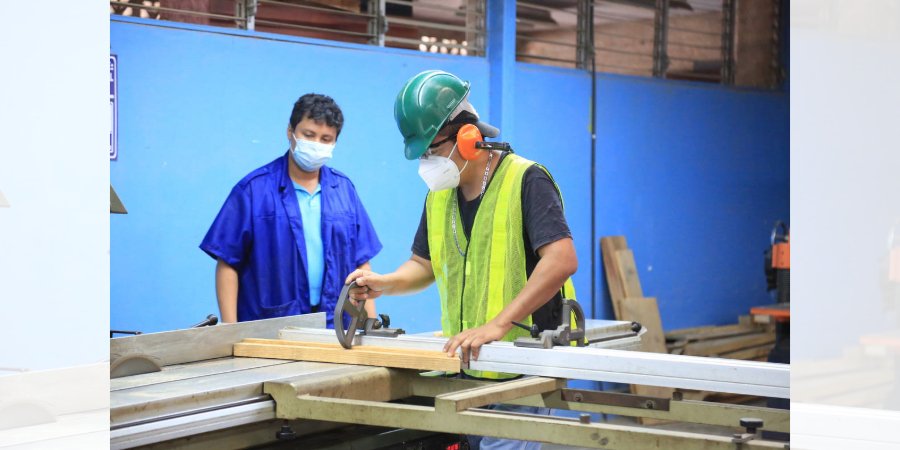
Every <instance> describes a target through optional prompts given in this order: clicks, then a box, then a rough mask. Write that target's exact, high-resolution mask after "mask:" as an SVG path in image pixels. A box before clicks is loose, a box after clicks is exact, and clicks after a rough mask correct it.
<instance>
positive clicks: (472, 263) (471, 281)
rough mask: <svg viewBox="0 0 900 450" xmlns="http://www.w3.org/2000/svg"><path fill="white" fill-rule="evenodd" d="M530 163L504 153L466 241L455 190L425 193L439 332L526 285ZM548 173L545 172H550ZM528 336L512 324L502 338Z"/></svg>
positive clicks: (465, 322)
mask: <svg viewBox="0 0 900 450" xmlns="http://www.w3.org/2000/svg"><path fill="white" fill-rule="evenodd" d="M532 165H536V163H535V162H533V161H529V160H527V159H525V158H522V157H520V156H518V155H514V154H510V155H507V156H506V157H505V158H503V160H502V161H501V163H500V165H499V166H498V167H497V169H496V171H495V172H494V177H493V180H492V181H491V183H490V185H489V186H488V188H487V190H486V191H485V192H484V196H483V197H482V199H481V204H480V205H479V206H478V212H477V213H476V214H475V222H474V224H473V226H472V232H471V234H472V235H471V241H469V240H467V239H466V236H465V232H463V225H462V218H461V216H460V214H459V208H458V207H457V208H454V207H453V206H454V205H453V202H456V201H457V197H456V189H444V190H442V191H438V192H429V193H428V197H427V199H426V201H425V210H426V220H427V225H428V248H429V251H430V253H431V268H432V270H433V271H434V278H435V281H436V284H437V287H438V292H439V294H440V297H441V328H442V330H443V333H444V336H447V337H450V336H455V335H457V334H459V332H460V331H462V330H467V329H470V328H476V327H479V326H482V325H484V324H485V323H487V322H488V321H489V320H490V319H493V318H494V317H496V316H497V314H499V313H500V311H502V310H503V308H505V307H506V305H508V304H510V303H511V302H512V301H513V299H515V297H516V295H518V294H519V292H520V291H521V290H522V288H523V287H525V282H526V281H527V273H526V267H525V239H524V236H523V235H522V179H523V176H524V175H525V171H526V170H527V169H528V168H529V167H531V166H532ZM537 165H538V167H540V168H541V169H543V170H544V171H545V172H546V171H547V169H546V168H544V167H543V166H541V165H539V164H537ZM547 175H548V176H549V175H550V174H549V172H548V173H547ZM551 179H552V177H551ZM557 189H558V188H557ZM457 206H458V205H457ZM454 209H455V210H456V239H458V241H459V248H460V249H462V250H463V252H465V253H466V256H463V255H461V254H460V252H459V250H458V249H457V247H456V242H455V241H454V236H453V230H452V223H451V217H450V214H451V212H452V211H454ZM562 291H563V293H564V295H563V298H571V299H574V298H575V297H574V296H575V290H574V287H573V285H572V280H571V279H569V280H567V281H566V283H565V285H564V286H563V289H562ZM524 323H525V324H526V325H531V317H527V318H526V319H525V321H524ZM528 335H529V334H528V332H527V331H525V330H523V329H521V328H518V327H513V328H512V330H510V331H509V333H507V334H506V336H504V337H503V340H504V341H514V340H515V339H516V338H517V337H520V336H528ZM466 373H467V374H469V375H472V376H477V377H481V378H492V379H505V378H512V377H514V376H516V375H514V374H507V373H498V372H486V371H476V370H466Z"/></svg>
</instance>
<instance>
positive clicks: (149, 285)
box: [110, 18, 788, 332]
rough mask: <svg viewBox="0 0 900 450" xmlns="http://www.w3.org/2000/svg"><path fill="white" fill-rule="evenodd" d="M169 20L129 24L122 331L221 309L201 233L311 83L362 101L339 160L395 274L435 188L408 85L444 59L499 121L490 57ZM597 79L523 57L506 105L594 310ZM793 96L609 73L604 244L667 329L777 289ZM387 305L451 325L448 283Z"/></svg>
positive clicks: (117, 45) (115, 313)
mask: <svg viewBox="0 0 900 450" xmlns="http://www.w3.org/2000/svg"><path fill="white" fill-rule="evenodd" d="M160 25H161V23H160V22H156V21H141V20H134V19H118V18H116V19H113V20H112V21H111V23H110V42H111V52H112V53H115V54H117V55H118V56H119V80H120V85H119V98H120V103H119V149H120V150H119V159H118V160H117V161H114V162H112V163H111V169H110V171H111V173H110V178H111V181H112V183H113V185H114V186H115V188H116V190H117V191H118V193H119V195H120V197H121V198H122V200H123V201H124V202H125V205H126V207H127V208H128V210H129V214H128V215H124V216H112V217H111V219H110V220H111V224H110V239H111V287H110V297H111V305H110V311H111V326H112V328H114V329H136V330H142V331H145V332H149V331H159V330H165V329H174V328H181V327H185V326H189V325H191V324H192V323H194V322H198V321H200V320H201V319H202V318H204V317H205V316H206V314H209V313H215V312H217V309H218V308H217V305H216V300H215V293H214V283H213V280H214V278H213V268H214V262H213V260H212V259H210V258H209V257H208V256H206V255H205V254H204V253H203V252H202V251H200V250H199V249H198V248H197V245H198V244H199V242H200V240H201V239H202V237H203V235H204V234H205V233H206V230H207V228H208V227H209V224H210V223H211V221H212V219H213V218H214V217H215V214H216V213H217V212H218V210H219V208H220V206H221V205H222V202H223V201H224V199H225V197H226V195H227V194H228V192H229V190H230V189H231V187H232V186H233V185H234V184H235V183H236V182H237V181H238V180H239V179H240V178H241V177H243V176H244V175H245V174H246V173H248V172H249V171H251V170H252V169H254V168H256V167H258V166H260V165H263V164H265V163H267V162H269V161H271V160H272V159H274V158H275V157H277V156H279V155H281V154H282V153H283V152H284V151H285V150H286V149H287V145H288V144H287V140H286V138H285V129H286V127H287V121H288V116H289V114H290V111H291V107H292V104H293V102H294V100H296V98H297V97H299V96H300V95H302V94H303V93H306V92H310V91H315V92H321V93H326V94H329V95H331V96H333V97H334V98H335V99H336V100H337V101H338V103H339V104H340V105H341V107H342V109H343V110H344V113H345V116H346V124H345V127H344V131H343V132H342V134H341V136H340V138H339V141H338V147H337V149H336V151H335V159H334V163H333V166H334V167H337V168H338V169H340V170H342V171H344V172H345V173H347V174H348V175H349V176H350V177H351V179H352V180H353V181H354V183H355V184H356V186H357V189H358V190H359V192H360V195H361V197H362V199H363V202H364V203H365V205H366V207H367V209H368V211H369V214H370V215H371V217H372V220H373V222H374V224H375V227H376V229H377V230H378V231H379V235H380V237H381V239H382V241H383V242H384V244H385V249H384V250H383V251H382V253H381V254H379V255H378V256H377V257H376V258H375V259H374V260H373V265H374V267H375V269H376V270H381V271H388V270H392V269H394V268H395V267H396V266H397V265H399V264H400V263H402V262H403V261H405V260H406V259H407V258H408V257H409V248H410V245H411V243H412V237H413V234H414V232H415V227H416V225H417V223H418V219H419V216H420V214H421V208H422V203H423V200H424V194H425V186H424V184H423V183H422V182H421V180H420V179H419V178H418V175H417V174H416V169H417V166H416V164H415V163H411V162H407V161H406V160H404V159H403V158H402V156H401V155H402V145H401V140H400V136H399V133H398V132H397V131H396V127H395V125H394V121H393V110H392V108H393V101H394V96H395V95H396V92H397V90H398V89H399V88H400V86H401V85H402V83H403V82H404V81H405V80H406V79H407V78H408V77H409V76H411V75H412V74H415V73H417V72H419V71H421V70H425V69H431V68H438V69H444V70H448V71H451V72H453V73H456V74H458V75H460V76H461V77H463V78H464V79H467V80H470V81H471V82H472V84H473V91H472V101H473V103H474V104H475V106H476V107H477V108H478V110H479V112H480V113H482V115H483V116H486V117H487V118H488V119H489V120H490V108H489V102H488V99H489V95H490V92H489V91H490V89H489V85H490V83H489V75H490V67H489V65H488V63H487V60H486V59H484V58H467V57H453V56H447V55H428V54H422V53H418V52H410V51H403V50H393V49H379V48H374V47H367V46H357V45H347V44H340V43H331V42H327V41H317V40H312V39H299V38H292V37H284V36H276V35H266V34H259V33H247V32H240V31H233V30H220V29H217V28H211V27H196V26H187V25H179V24H166V25H165V26H160ZM590 83H591V80H590V77H589V75H588V74H586V73H583V72H580V71H575V70H564V69H554V68H549V67H543V66H536V65H530V64H517V65H516V73H515V85H516V86H515V88H516V92H517V93H518V94H517V97H516V104H515V108H514V110H513V111H508V112H507V114H510V113H511V114H513V117H514V119H515V124H516V126H515V135H514V136H512V142H513V143H514V146H515V148H516V150H517V151H518V152H519V153H520V154H522V155H523V156H526V157H528V158H531V159H534V160H537V161H539V162H541V163H543V164H545V165H546V166H547V167H548V168H549V170H550V171H551V173H552V174H553V175H554V176H555V178H556V179H557V182H558V183H559V185H560V188H561V190H562V192H563V194H564V196H565V200H566V210H567V216H568V219H569V222H570V226H571V227H572V231H573V234H574V236H575V242H576V250H577V252H578V256H579V262H580V270H579V272H578V273H577V274H576V276H575V284H576V289H577V291H578V293H579V297H580V298H581V299H582V300H583V302H584V303H585V304H589V303H590V302H589V298H590V270H591V267H590V264H589V263H590V252H591V251H597V245H596V243H594V244H593V245H592V243H591V242H590V231H591V230H590V135H589V128H588V127H589V122H590V108H591V104H590ZM787 104H788V100H787V95H785V94H783V93H764V92H755V91H736V90H733V89H725V88H720V87H717V86H709V85H705V84H692V83H672V82H663V81H658V80H649V79H641V78H629V77H616V76H608V75H602V76H598V99H597V103H596V108H597V111H598V114H599V120H598V167H597V174H598V176H597V205H596V206H597V214H598V215H597V223H598V226H597V230H596V232H597V236H598V237H599V236H601V235H606V234H616V233H623V234H626V235H627V236H628V238H629V243H630V245H631V247H632V248H634V250H635V254H636V256H637V259H638V264H639V268H640V270H641V273H640V275H641V279H642V282H643V285H644V290H645V293H646V294H647V295H653V296H657V297H659V299H660V307H661V312H662V315H663V324H664V326H665V327H666V328H674V327H681V326H690V325H700V324H705V323H724V322H728V321H732V320H734V317H735V316H736V315H737V314H738V313H740V312H742V311H745V310H746V306H748V305H750V304H752V303H757V300H760V299H761V300H762V301H765V300H766V298H767V297H766V296H765V293H764V291H763V287H764V280H763V277H762V263H761V257H762V251H763V250H764V249H765V246H766V243H767V239H768V232H769V230H770V228H771V223H772V221H774V220H775V219H777V218H787V214H788V198H787V197H788V172H787V161H788V114H787V113H788V106H787ZM599 261H600V260H599V258H598V264H599ZM651 266H652V270H650V267H651ZM594 270H595V271H596V273H597V274H599V276H597V283H598V290H597V292H598V293H602V294H603V297H602V298H601V299H599V300H600V301H598V308H597V310H596V311H594V313H593V314H592V316H594V317H611V310H610V308H609V300H608V296H607V295H606V294H605V292H606V288H605V285H604V284H603V277H602V268H601V267H600V266H599V265H598V266H597V267H595V268H594ZM704 273H710V274H714V275H703V274H704ZM754 292H757V293H758V295H755V294H753V293H754ZM379 312H386V313H388V314H390V315H391V316H392V319H393V320H394V321H395V323H396V324H397V325H399V326H402V327H404V328H406V329H407V330H408V331H411V332H421V331H427V330H433V329H437V328H439V322H438V315H439V305H438V302H437V294H436V291H435V290H434V288H430V289H428V290H426V291H424V292H423V293H420V294H417V295H414V296H409V297H402V298H393V299H385V300H382V301H381V302H380V303H379Z"/></svg>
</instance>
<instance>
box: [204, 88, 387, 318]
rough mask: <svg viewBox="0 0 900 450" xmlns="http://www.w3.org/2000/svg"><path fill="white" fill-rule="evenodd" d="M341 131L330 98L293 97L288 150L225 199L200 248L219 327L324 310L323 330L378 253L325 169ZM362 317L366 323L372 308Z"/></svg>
mask: <svg viewBox="0 0 900 450" xmlns="http://www.w3.org/2000/svg"><path fill="white" fill-rule="evenodd" d="M343 124H344V116H343V113H342V112H341V109H340V108H339V107H338V105H337V104H336V103H335V102H334V100H333V99H332V98H331V97H328V96H325V95H319V94H306V95H304V96H302V97H300V98H299V99H298V100H297V102H296V103H294V108H293V110H292V111H291V116H290V122H289V124H288V128H287V139H288V142H289V144H290V149H289V150H288V151H287V152H286V153H285V154H284V155H282V156H280V157H278V158H277V159H275V160H274V161H272V162H270V163H269V164H266V165H265V166H262V167H260V168H258V169H256V170H254V171H252V172H250V174H248V175H247V176H245V177H244V178H243V179H242V180H241V181H240V182H238V183H237V185H236V186H234V188H233V189H232V190H231V194H229V195H228V198H227V199H226V200H225V204H224V205H222V209H221V210H220V211H219V214H218V216H216V218H215V220H214V221H213V223H212V226H210V228H209V231H208V232H207V233H206V237H205V238H204V239H203V242H202V243H201V244H200V248H201V249H202V250H203V251H205V252H206V253H207V254H209V256H211V257H212V258H213V259H215V260H216V261H217V263H216V296H217V298H218V302H219V311H220V314H221V319H222V322H237V321H240V322H243V321H247V320H258V319H268V318H273V317H282V316H288V315H295V314H307V313H311V312H318V311H324V312H326V313H327V320H328V326H329V327H333V315H334V307H335V304H336V302H337V298H338V294H340V291H341V288H342V287H343V285H344V277H346V276H347V274H348V273H350V272H353V271H354V270H356V269H358V268H360V269H369V261H370V260H371V259H372V258H373V257H374V256H375V255H376V254H377V253H378V252H379V251H380V250H381V248H382V246H381V242H380V241H379V240H378V236H377V235H376V233H375V229H374V228H373V227H372V222H371V221H370V220H369V216H368V214H367V213H366V209H365V208H364V207H363V205H362V202H361V201H360V199H359V196H358V195H357V193H356V188H355V187H354V186H353V183H352V182H351V181H350V179H349V178H347V176H346V175H344V174H343V173H341V172H339V171H337V170H335V169H333V168H331V167H328V166H327V165H325V164H326V163H327V162H328V161H329V160H330V159H331V156H332V152H333V151H334V147H335V143H336V142H337V140H338V136H339V135H340V133H341V128H342V127H343ZM366 308H367V311H368V313H369V315H370V317H375V305H374V303H373V302H366Z"/></svg>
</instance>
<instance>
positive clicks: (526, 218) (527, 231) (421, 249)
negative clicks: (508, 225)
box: [412, 152, 572, 330]
mask: <svg viewBox="0 0 900 450" xmlns="http://www.w3.org/2000/svg"><path fill="white" fill-rule="evenodd" d="M506 155H508V153H506V152H504V153H502V154H501V157H500V162H499V163H498V164H497V167H500V164H503V160H504V159H505V157H506ZM492 181H493V175H491V180H490V181H489V182H488V186H490V183H491V182H492ZM456 199H457V201H458V202H459V203H458V205H459V215H460V217H461V218H462V229H463V232H464V233H465V236H466V239H467V240H468V238H469V236H471V232H472V226H473V225H474V223H475V213H476V212H477V211H478V206H479V205H480V204H481V197H476V198H474V199H472V201H466V199H465V198H464V197H463V195H462V191H460V190H459V189H457V190H456ZM522 228H523V231H524V232H523V233H522V236H524V238H525V272H526V274H527V276H528V277H531V272H533V271H534V267H535V266H536V265H537V263H538V261H539V260H540V257H539V256H538V254H537V249H539V248H541V247H543V246H545V245H547V244H550V243H553V242H556V241H558V240H560V239H564V238H568V237H572V233H571V231H569V225H568V223H566V217H565V215H563V207H562V201H561V199H560V196H559V192H558V191H557V190H556V185H554V183H553V180H551V179H550V177H549V176H548V175H547V173H546V172H544V170H543V169H541V168H540V167H538V166H536V165H535V166H531V167H529V168H528V169H526V170H525V174H524V175H523V177H522ZM412 252H413V254H415V255H417V256H419V257H422V258H425V259H428V260H430V259H431V251H430V250H429V248H428V221H427V219H426V216H425V208H422V218H421V219H420V220H419V229H418V230H417V231H416V237H415V240H414V241H413V245H412ZM561 302H562V296H561V295H560V294H559V292H557V293H556V295H554V296H553V298H552V299H551V300H550V301H549V302H547V303H546V304H544V305H543V306H541V307H540V308H538V310H537V311H535V312H534V313H533V314H532V315H531V318H532V321H533V322H534V323H536V324H537V325H538V328H540V329H541V330H546V329H555V328H556V327H557V326H559V325H560V323H562V321H561V320H560V317H559V313H560V303H561Z"/></svg>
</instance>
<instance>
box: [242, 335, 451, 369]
mask: <svg viewBox="0 0 900 450" xmlns="http://www.w3.org/2000/svg"><path fill="white" fill-rule="evenodd" d="M234 356H245V357H251V358H272V359H288V360H295V361H316V362H329V363H340V364H359V365H363V366H381V367H396V368H400V369H418V370H443V371H446V372H459V371H460V367H461V361H460V360H459V358H458V357H455V356H447V354H446V353H444V352H436V351H430V350H414V349H398V348H385V347H373V346H368V345H359V346H354V347H353V348H352V349H350V350H348V349H345V348H344V347H341V345H340V344H324V343H317V342H301V341H288V340H280V339H244V340H243V341H241V342H238V343H237V344H234Z"/></svg>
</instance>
